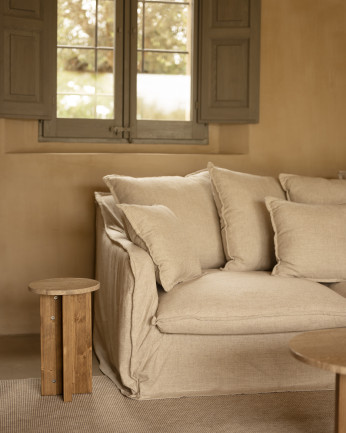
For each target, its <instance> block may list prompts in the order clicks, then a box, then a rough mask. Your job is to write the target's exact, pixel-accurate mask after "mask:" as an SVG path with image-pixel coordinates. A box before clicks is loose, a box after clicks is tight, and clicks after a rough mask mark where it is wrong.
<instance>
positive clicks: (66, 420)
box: [0, 376, 334, 433]
mask: <svg viewBox="0 0 346 433" xmlns="http://www.w3.org/2000/svg"><path fill="white" fill-rule="evenodd" d="M333 425H334V393H333V392H332V391H318V392H316V391H315V392H284V393H272V394H255V395H235V396H218V397H193V398H180V399H166V400H151V401H133V400H130V399H128V398H126V397H124V396H122V394H120V392H119V391H118V390H117V388H116V387H115V385H114V384H113V383H112V382H111V381H110V380H109V379H108V378H107V377H104V376H96V377H93V393H92V394H90V395H74V396H73V401H72V403H64V402H63V401H62V398H61V396H50V397H41V395H40V380H39V379H22V380H4V381H0V432H1V433H10V432H11V433H22V432H28V433H29V432H30V433H31V432H32V433H41V432H42V433H43V432H44V433H61V432H68V433H72V432H86V433H89V432H90V433H108V432H112V433H113V432H115V433H137V432H140V433H146V432H150V433H151V432H153V433H156V432H165V433H166V432H167V433H173V432H179V433H180V432H188V433H204V432H207V433H211V432H212V433H215V432H228V433H286V432H287V433H298V432H299V433H309V432H311V433H333V431H334V427H333Z"/></svg>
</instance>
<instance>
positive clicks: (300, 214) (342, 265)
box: [266, 197, 346, 282]
mask: <svg viewBox="0 0 346 433" xmlns="http://www.w3.org/2000/svg"><path fill="white" fill-rule="evenodd" d="M266 205H267V207H268V210H269V212H270V215H271V219H272V224H273V228H274V231H275V238H274V240H275V252H276V259H277V265H276V266H275V267H274V269H273V275H280V276H286V277H287V276H292V277H299V278H307V279H310V280H313V281H319V282H336V281H342V280H346V260H345V258H346V224H345V222H346V204H345V205H317V204H305V203H294V202H290V201H286V200H278V199H276V198H271V197H268V198H266Z"/></svg>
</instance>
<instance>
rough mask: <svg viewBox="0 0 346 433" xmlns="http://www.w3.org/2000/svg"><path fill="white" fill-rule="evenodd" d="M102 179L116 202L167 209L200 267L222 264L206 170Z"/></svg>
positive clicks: (218, 227) (216, 216)
mask: <svg viewBox="0 0 346 433" xmlns="http://www.w3.org/2000/svg"><path fill="white" fill-rule="evenodd" d="M104 181H105V182H106V184H107V185H108V187H109V189H110V191H111V192H112V194H113V196H114V198H115V200H116V201H117V202H118V203H127V204H138V205H153V204H161V205H164V206H167V207H168V208H170V209H171V210H172V211H173V212H174V213H175V215H176V216H177V217H178V218H179V219H180V220H181V221H182V223H183V224H184V225H185V227H186V230H187V231H188V232H189V233H190V235H191V239H192V242H193V244H194V245H195V247H196V250H197V251H198V257H199V260H200V262H201V266H202V268H206V269H207V268H217V267H219V266H223V265H224V264H225V261H226V260H225V255H224V252H223V247H222V240H221V233H220V221H219V217H218V213H217V210H216V207H215V203H214V199H213V195H212V191H211V184H210V177H209V173H208V172H207V171H203V172H200V173H194V174H191V175H188V176H186V177H180V176H163V177H145V178H134V177H128V176H118V175H109V176H105V177H104Z"/></svg>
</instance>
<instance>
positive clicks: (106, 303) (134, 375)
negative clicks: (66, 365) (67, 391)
mask: <svg viewBox="0 0 346 433" xmlns="http://www.w3.org/2000/svg"><path fill="white" fill-rule="evenodd" d="M96 278H97V280H99V281H100V283H101V289H100V290H99V291H98V293H97V294H96V293H95V302H94V348H95V352H96V355H97V357H98V358H99V361H100V368H101V370H102V371H103V372H104V373H105V374H107V375H108V376H109V377H111V378H112V380H114V381H115V382H116V383H117V385H118V386H119V388H120V389H121V391H122V392H123V393H125V394H126V395H128V396H132V397H136V396H137V394H138V393H139V390H140V382H141V380H145V378H141V377H140V373H138V372H141V371H143V368H142V366H143V365H144V364H145V363H146V362H148V359H149V358H151V357H152V356H155V353H156V351H157V347H158V345H159V343H160V339H161V334H160V332H159V331H158V329H157V328H156V327H155V326H153V325H152V319H153V317H154V316H155V314H156V310H157V306H158V292H157V285H156V280H155V269H154V263H153V261H152V259H151V257H150V256H149V255H148V254H147V252H146V251H144V250H143V249H141V248H139V247H137V246H136V245H134V244H133V243H132V242H131V241H129V240H128V239H127V238H126V236H125V234H124V232H123V231H121V230H119V231H118V230H114V229H109V228H105V226H104V223H103V218H102V216H101V213H100V210H98V211H97V246H96Z"/></svg>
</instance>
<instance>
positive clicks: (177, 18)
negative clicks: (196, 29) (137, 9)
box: [144, 3, 190, 51]
mask: <svg viewBox="0 0 346 433" xmlns="http://www.w3.org/2000/svg"><path fill="white" fill-rule="evenodd" d="M189 10H190V6H189V5H179V4H172V5H169V4H167V3H164V4H161V3H144V23H145V27H144V48H151V49H152V48H156V49H161V50H181V51H186V50H187V31H188V25H187V22H188V19H189Z"/></svg>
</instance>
